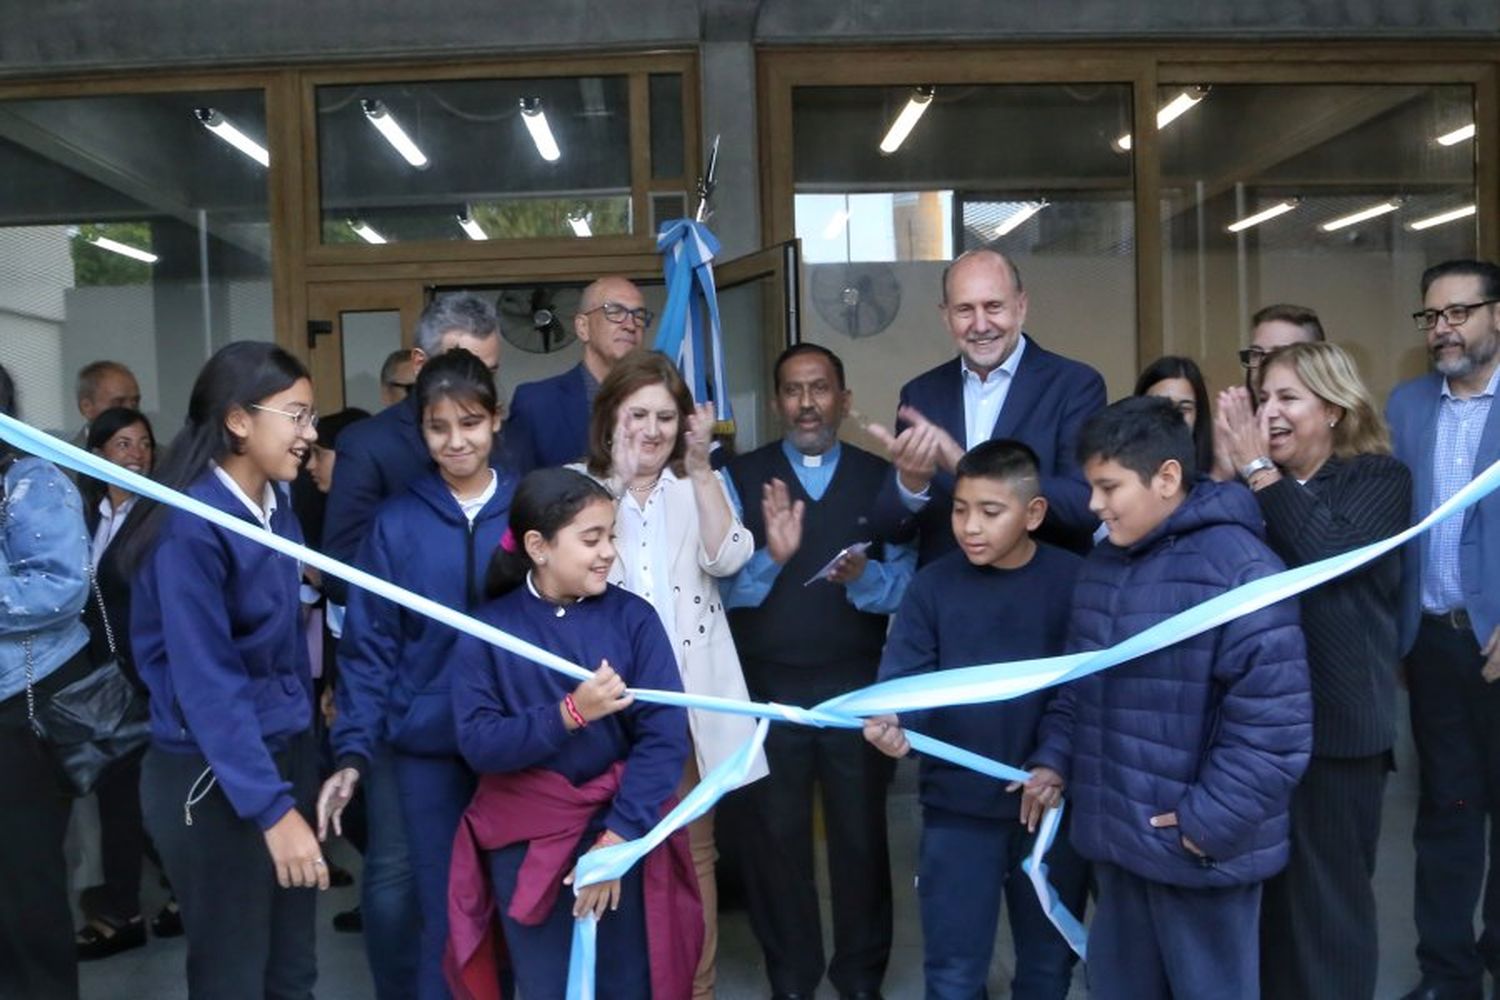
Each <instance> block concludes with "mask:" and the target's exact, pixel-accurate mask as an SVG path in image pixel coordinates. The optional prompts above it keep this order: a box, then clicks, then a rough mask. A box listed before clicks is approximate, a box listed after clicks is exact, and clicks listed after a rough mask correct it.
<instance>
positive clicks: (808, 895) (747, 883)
mask: <svg viewBox="0 0 1500 1000" xmlns="http://www.w3.org/2000/svg"><path fill="white" fill-rule="evenodd" d="M766 763H767V764H768V765H769V766H770V768H771V773H770V774H769V775H767V776H766V777H764V778H762V779H760V780H759V781H757V782H755V783H754V784H751V785H748V786H746V787H745V788H744V789H742V790H740V791H739V792H738V793H736V794H735V795H734V796H733V799H732V800H731V801H729V802H727V803H726V806H727V808H726V809H725V811H723V812H721V813H720V816H721V817H722V818H723V819H724V820H725V821H726V822H727V825H729V826H732V827H736V828H737V829H736V831H735V834H734V837H735V841H736V844H737V848H738V851H737V853H738V855H739V860H740V865H741V872H742V877H743V880H744V889H745V902H746V907H747V909H748V910H749V912H750V925H751V927H752V928H753V929H754V931H755V937H756V939H757V940H759V941H760V946H761V949H762V950H763V951H764V953H765V957H766V976H767V978H768V979H769V980H770V983H771V989H772V991H773V992H782V993H805V994H807V995H808V996H811V995H812V994H813V993H814V992H815V991H816V990H817V987H818V983H819V982H820V981H822V979H823V972H824V969H825V957H824V952H823V929H822V927H823V925H822V920H821V917H820V910H819V908H818V887H817V881H816V877H815V869H814V861H813V850H814V834H813V798H814V785H815V784H816V786H817V788H818V789H819V790H820V791H821V796H822V803H823V821H824V826H825V828H826V829H827V833H828V880H829V890H830V893H831V895H832V897H833V898H832V900H831V902H832V912H833V961H832V962H829V963H826V968H827V972H828V979H829V981H830V982H832V983H833V985H834V987H835V988H836V989H838V990H839V992H841V993H853V992H856V991H859V990H871V991H874V990H879V989H880V982H881V980H882V979H883V978H884V976H885V967H886V962H887V960H888V959H889V958H890V952H891V864H890V851H889V847H888V843H887V838H886V822H885V794H886V787H887V785H888V784H889V782H890V774H891V767H890V761H889V758H886V757H883V756H882V755H881V754H879V753H878V752H877V751H876V750H875V749H874V748H873V747H871V746H870V745H869V744H868V743H866V742H865V739H864V737H863V736H862V735H861V734H860V733H859V732H858V731H853V730H844V729H818V728H815V727H812V726H772V727H771V730H770V732H769V733H767V734H766Z"/></svg>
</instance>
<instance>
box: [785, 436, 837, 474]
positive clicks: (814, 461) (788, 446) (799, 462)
mask: <svg viewBox="0 0 1500 1000" xmlns="http://www.w3.org/2000/svg"><path fill="white" fill-rule="evenodd" d="M781 450H782V453H783V454H785V455H786V459H787V461H788V462H790V463H791V464H792V467H793V468H796V467H798V466H801V467H802V468H804V469H821V468H822V467H823V466H824V465H825V464H826V463H828V462H837V461H838V459H839V442H838V439H837V438H835V439H834V442H833V444H832V445H830V446H829V448H828V450H827V451H825V452H821V453H819V454H817V455H808V454H804V453H803V452H801V451H798V450H797V448H796V446H795V445H793V444H792V442H790V441H788V440H787V439H786V438H782V439H781Z"/></svg>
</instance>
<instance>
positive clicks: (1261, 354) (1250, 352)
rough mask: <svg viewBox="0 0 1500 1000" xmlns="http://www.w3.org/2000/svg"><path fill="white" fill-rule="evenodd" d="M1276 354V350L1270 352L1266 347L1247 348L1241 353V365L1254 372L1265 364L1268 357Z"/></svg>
mask: <svg viewBox="0 0 1500 1000" xmlns="http://www.w3.org/2000/svg"><path fill="white" fill-rule="evenodd" d="M1274 353H1275V349H1274V348H1273V349H1272V350H1269V351H1268V350H1266V349H1265V348H1264V347H1247V348H1245V349H1244V350H1243V351H1241V352H1240V364H1241V365H1242V366H1243V367H1245V368H1249V369H1252V370H1253V369H1256V368H1259V367H1260V366H1261V365H1263V364H1265V363H1266V357H1267V355H1270V354H1274Z"/></svg>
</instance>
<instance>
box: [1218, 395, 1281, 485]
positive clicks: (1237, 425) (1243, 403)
mask: <svg viewBox="0 0 1500 1000" xmlns="http://www.w3.org/2000/svg"><path fill="white" fill-rule="evenodd" d="M1268 415H1269V414H1268V411H1266V410H1265V409H1264V408H1262V410H1261V411H1260V413H1259V414H1257V413H1256V412H1255V408H1254V407H1253V406H1251V405H1250V392H1249V390H1247V389H1245V388H1243V387H1242V386H1235V387H1234V388H1232V389H1225V390H1224V391H1223V392H1221V393H1219V412H1218V415H1217V416H1216V417H1215V418H1214V439H1215V442H1216V443H1217V444H1218V445H1219V446H1220V447H1221V448H1222V449H1223V452H1224V454H1225V456H1226V457H1227V458H1228V460H1229V464H1230V466H1231V467H1232V468H1234V469H1243V468H1244V467H1245V466H1247V465H1249V464H1250V463H1251V462H1253V461H1255V460H1256V459H1257V458H1263V457H1266V456H1268V455H1269V453H1270V450H1271V430H1270V425H1269V423H1268V420H1267V417H1268Z"/></svg>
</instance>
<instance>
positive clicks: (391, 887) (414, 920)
mask: <svg viewBox="0 0 1500 1000" xmlns="http://www.w3.org/2000/svg"><path fill="white" fill-rule="evenodd" d="M360 785H361V787H362V788H363V790H364V795H365V818H366V824H367V826H368V827H369V832H368V842H367V844H366V846H365V863H364V870H363V874H362V875H361V878H360V911H361V914H362V915H363V917H364V924H365V957H366V958H367V960H368V961H369V963H370V977H371V978H372V979H373V980H374V981H375V996H376V998H377V1000H411V998H412V997H414V996H416V995H417V953H418V951H417V949H418V939H419V934H420V932H421V925H422V920H421V915H420V912H419V911H418V909H417V886H416V880H415V879H414V878H413V877H412V869H411V862H410V860H409V858H408V855H407V848H406V822H405V820H404V819H403V818H402V815H401V792H400V789H399V787H398V785H397V782H396V765H395V760H394V756H393V754H392V753H391V751H390V749H389V748H388V747H385V746H381V747H380V748H378V749H377V750H376V751H375V756H374V758H373V759H372V760H371V761H370V766H369V768H368V769H367V770H366V771H365V774H364V777H363V780H362V781H361V782H360Z"/></svg>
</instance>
